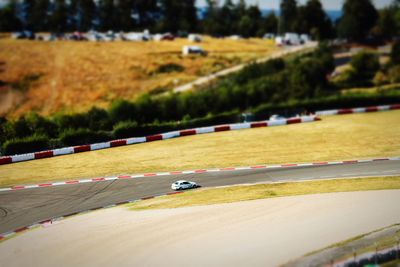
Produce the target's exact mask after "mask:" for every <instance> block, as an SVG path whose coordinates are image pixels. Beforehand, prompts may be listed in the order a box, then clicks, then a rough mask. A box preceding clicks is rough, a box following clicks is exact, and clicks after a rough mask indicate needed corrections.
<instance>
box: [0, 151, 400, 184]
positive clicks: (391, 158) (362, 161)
mask: <svg viewBox="0 0 400 267" xmlns="http://www.w3.org/2000/svg"><path fill="white" fill-rule="evenodd" d="M382 160H400V156H399V157H390V158H375V159H359V160H344V161H329V162H328V161H323V162H312V163H286V164H278V165H257V166H246V167H226V168H218V169H199V170H188V171H172V172H160V173H144V174H136V175H119V176H114V177H97V178H89V179H83V180H72V181H61V182H54V183H41V184H33V185H15V186H12V187H5V188H0V192H4V191H17V190H23V189H34V188H41V187H50V186H60V185H70V184H83V183H96V182H102V181H113V180H119V179H124V180H126V179H135V178H143V177H153V176H168V175H180V174H196V173H206V172H221V171H223V172H226V171H242V170H252V169H277V168H292V167H308V166H321V165H340V164H356V163H364V162H373V161H382Z"/></svg>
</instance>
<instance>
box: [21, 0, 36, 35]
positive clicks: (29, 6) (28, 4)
mask: <svg viewBox="0 0 400 267" xmlns="http://www.w3.org/2000/svg"><path fill="white" fill-rule="evenodd" d="M35 3H36V0H23V1H22V6H21V12H20V13H21V20H22V24H23V26H24V28H25V29H28V30H33V29H32V28H33V21H32V11H33V7H34V6H35Z"/></svg>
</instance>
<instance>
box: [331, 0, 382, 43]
mask: <svg viewBox="0 0 400 267" xmlns="http://www.w3.org/2000/svg"><path fill="white" fill-rule="evenodd" d="M342 10H343V17H342V18H341V20H340V22H339V28H338V31H339V36H340V37H342V38H346V39H349V40H351V41H363V40H365V39H366V38H367V36H368V34H369V33H370V30H371V28H372V27H373V26H374V25H375V23H376V20H377V18H378V12H377V11H376V9H375V7H374V5H373V4H372V3H371V1H370V0H346V1H345V2H344V4H343V8H342Z"/></svg>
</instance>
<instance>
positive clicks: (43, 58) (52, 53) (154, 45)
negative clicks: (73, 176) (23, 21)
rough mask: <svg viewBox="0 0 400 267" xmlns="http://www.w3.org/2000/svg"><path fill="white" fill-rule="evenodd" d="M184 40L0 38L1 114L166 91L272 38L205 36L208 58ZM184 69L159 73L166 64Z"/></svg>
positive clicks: (265, 51)
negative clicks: (191, 52)
mask: <svg viewBox="0 0 400 267" xmlns="http://www.w3.org/2000/svg"><path fill="white" fill-rule="evenodd" d="M189 44H191V43H190V42H189V41H188V40H186V39H177V40H175V41H173V42H170V41H164V42H104V43H94V42H71V41H59V42H39V41H26V40H12V39H0V115H4V114H7V115H9V116H18V115H23V114H25V113H26V112H28V111H38V112H40V113H42V114H45V115H49V114H52V113H54V112H57V111H83V110H86V109H88V108H90V107H91V106H92V105H93V104H94V103H95V104H96V105H98V106H101V107H106V106H107V105H108V104H109V103H110V102H111V101H112V100H113V99H116V98H125V99H134V98H135V97H136V96H137V95H138V94H141V93H144V92H150V91H154V90H160V89H165V88H168V89H171V88H173V87H175V86H177V85H180V84H184V83H187V82H189V81H192V80H195V79H196V78H198V77H201V76H205V75H207V74H210V73H213V72H216V71H218V70H221V69H225V68H227V67H230V66H234V65H237V64H239V63H242V62H247V61H251V60H255V59H258V58H262V57H265V56H268V55H269V54H270V53H271V52H272V51H275V50H277V49H278V48H277V47H276V46H275V45H274V43H273V42H272V41H271V40H262V39H248V40H229V39H212V38H205V40H204V42H203V43H201V44H199V45H200V46H202V47H203V48H204V49H205V50H207V51H208V52H209V55H208V56H207V57H202V56H190V57H183V56H181V51H182V46H183V45H189ZM171 63H173V64H178V65H180V66H181V67H182V68H183V70H181V71H175V72H172V73H164V72H161V73H160V72H158V71H157V70H158V68H159V67H160V66H163V65H165V64H171Z"/></svg>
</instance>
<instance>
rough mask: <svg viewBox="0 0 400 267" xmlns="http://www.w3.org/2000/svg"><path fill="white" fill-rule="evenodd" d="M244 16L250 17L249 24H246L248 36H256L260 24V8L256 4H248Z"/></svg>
mask: <svg viewBox="0 0 400 267" xmlns="http://www.w3.org/2000/svg"><path fill="white" fill-rule="evenodd" d="M246 16H247V17H248V18H249V19H250V25H248V27H249V29H248V31H249V36H256V35H257V33H258V30H259V28H260V25H261V11H260V8H259V7H258V6H250V7H249V8H248V9H247V10H246ZM246 16H245V17H246Z"/></svg>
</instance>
